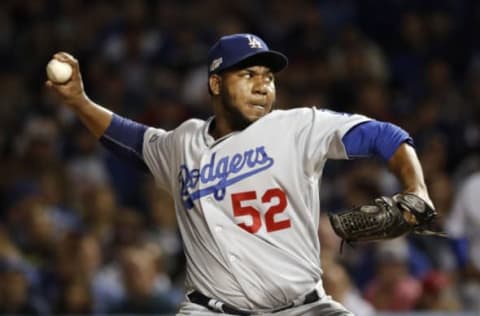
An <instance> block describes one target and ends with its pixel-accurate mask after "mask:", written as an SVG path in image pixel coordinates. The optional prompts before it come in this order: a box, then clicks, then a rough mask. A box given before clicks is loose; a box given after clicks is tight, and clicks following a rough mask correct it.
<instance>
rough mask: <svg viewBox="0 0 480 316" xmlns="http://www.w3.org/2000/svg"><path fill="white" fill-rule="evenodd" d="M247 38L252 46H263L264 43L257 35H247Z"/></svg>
mask: <svg viewBox="0 0 480 316" xmlns="http://www.w3.org/2000/svg"><path fill="white" fill-rule="evenodd" d="M247 38H248V46H250V48H262V43H260V41H259V40H258V39H257V38H256V37H255V36H252V35H247Z"/></svg>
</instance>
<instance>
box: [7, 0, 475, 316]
mask: <svg viewBox="0 0 480 316" xmlns="http://www.w3.org/2000/svg"><path fill="white" fill-rule="evenodd" d="M479 30H480V2H478V1H474V0H471V1H469V0H424V1H420V0H417V1H402V0H382V1H376V0H362V1H354V0H323V1H306V0H303V1H300V0H297V1H275V0H242V1H224V0H205V1H193V0H191V1H181V0H166V1H161V0H158V1H153V0H151V1H130V0H128V1H127V0H125V1H102V0H62V1H60V0H3V1H1V2H0V57H1V58H0V67H1V72H0V93H1V97H0V126H1V129H0V314H15V313H18V314H32V315H33V314H37V315H39V314H41V315H45V314H109V313H112V314H114V313H119V312H121V313H137V314H142V313H143V314H145V313H147V314H148V313H156V314H158V313H173V312H174V310H175V308H176V306H177V305H178V303H179V302H180V301H181V300H182V299H183V295H184V292H183V276H184V269H185V265H184V257H183V254H182V243H181V239H180V237H179V235H178V232H177V229H176V223H175V216H174V213H173V205H172V201H171V199H170V198H169V197H168V196H167V195H166V194H165V193H164V192H161V191H160V192H159V191H158V190H157V189H156V188H155V185H154V183H153V180H152V177H151V176H150V175H146V174H143V173H141V172H139V171H137V170H135V169H132V168H131V167H129V166H128V165H126V164H124V163H123V162H121V161H120V160H118V159H116V158H115V157H113V156H112V155H111V154H110V153H109V152H107V151H106V150H104V149H103V148H102V147H101V146H99V144H98V143H97V142H96V140H95V139H94V138H93V137H92V136H91V135H90V134H89V133H88V132H87V131H86V130H85V129H84V128H83V127H82V125H81V124H80V123H79V122H78V121H77V119H76V118H75V117H74V115H73V114H72V112H70V111H69V110H67V109H66V108H65V107H63V106H62V105H61V104H59V102H58V100H57V99H55V98H54V96H53V95H51V94H50V93H49V92H47V91H46V89H45V88H44V82H45V80H46V78H45V65H46V64H47V62H48V61H49V59H50V58H51V56H52V55H53V54H54V53H55V52H57V51H66V52H69V53H71V54H73V55H74V56H75V57H77V58H78V59H79V61H80V66H81V70H82V74H83V80H84V82H85V87H86V91H87V94H88V95H89V96H90V97H91V98H92V99H93V100H95V101H96V102H98V103H100V104H102V105H104V106H106V107H108V108H109V109H111V110H112V111H115V112H116V113H118V114H120V115H124V116H127V117H129V118H131V119H134V120H136V121H139V122H142V123H144V124H148V125H151V126H156V127H161V128H165V129H171V128H174V127H175V126H177V125H178V124H179V123H180V122H182V121H184V120H185V119H188V118H190V117H199V118H207V117H209V116H210V115H211V113H212V112H211V108H210V106H209V96H208V93H207V89H206V87H207V68H206V56H207V51H208V49H209V47H210V46H211V45H212V44H213V43H214V42H215V41H216V40H217V39H218V37H220V36H222V35H225V34H230V33H236V32H251V33H255V34H258V35H260V36H261V37H263V38H264V39H265V40H266V41H267V43H269V45H270V47H271V48H273V49H276V50H279V51H282V52H284V53H285V54H286V55H287V56H288V57H289V59H290V65H289V68H288V69H287V70H286V71H284V72H283V73H281V74H279V75H278V76H277V78H276V82H277V92H278V100H277V105H276V106H277V107H278V108H284V109H287V108H292V107H298V106H313V105H315V106H317V107H319V108H329V109H332V110H336V111H342V112H356V113H363V114H366V115H368V116H370V117H372V118H375V119H379V120H386V121H390V122H393V123H396V124H398V125H399V126H401V127H403V128H404V129H406V130H407V131H408V132H409V133H410V134H411V135H412V136H413V137H414V139H415V143H416V148H417V151H418V154H419V156H420V158H421V162H422V164H423V167H424V172H425V176H426V181H427V183H428V185H429V190H430V193H431V197H432V199H433V201H434V203H435V205H436V208H437V210H438V211H439V213H440V220H439V222H438V228H439V229H442V230H445V231H447V232H448V233H449V234H450V236H451V239H445V238H439V237H425V236H416V235H411V236H408V237H407V238H400V239H396V240H393V241H391V242H385V243H379V244H375V243H374V244H368V245H357V246H355V247H353V248H352V247H349V246H345V247H344V249H343V252H342V253H341V254H340V252H339V248H340V241H339V240H338V238H337V237H336V236H335V235H334V233H333V232H332V230H331V227H330V224H329V222H328V219H326V217H325V216H323V217H322V220H321V223H320V227H321V228H320V230H319V235H320V238H321V241H322V265H323V269H324V271H325V273H324V282H325V287H326V289H327V291H328V293H329V294H330V295H332V296H333V297H334V298H336V299H337V300H339V301H341V302H342V303H344V304H345V305H346V306H347V307H349V308H350V309H351V310H353V311H354V312H355V314H356V315H360V316H362V315H374V313H375V311H377V312H382V311H397V312H402V313H406V312H412V311H451V312H453V313H458V312H460V311H473V313H474V314H475V313H476V312H478V313H480V300H479V299H478V298H479V297H480V208H479V205H480V159H479V153H480V152H479V147H480V41H479ZM278 141H281V140H278ZM398 190H400V186H399V184H398V183H397V182H396V180H395V178H394V177H393V176H392V175H391V174H390V173H389V172H388V170H387V169H386V167H385V164H384V163H383V162H381V161H378V160H375V159H371V160H356V161H348V162H339V161H334V162H329V163H328V164H327V169H326V170H325V174H324V178H323V182H322V184H321V192H322V194H321V198H322V212H323V214H326V212H327V211H334V210H338V209H342V208H350V207H352V206H353V205H359V204H362V203H365V202H367V201H369V200H370V199H371V198H373V197H376V196H378V195H381V194H392V193H395V192H397V191H398ZM475 311H476V312H475Z"/></svg>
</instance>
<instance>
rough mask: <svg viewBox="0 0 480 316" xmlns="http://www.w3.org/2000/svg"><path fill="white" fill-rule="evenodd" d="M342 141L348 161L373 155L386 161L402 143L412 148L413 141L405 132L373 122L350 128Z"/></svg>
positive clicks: (386, 123)
mask: <svg viewBox="0 0 480 316" xmlns="http://www.w3.org/2000/svg"><path fill="white" fill-rule="evenodd" d="M342 141H343V144H344V146H345V149H346V151H347V156H348V158H350V159H352V158H361V157H370V156H373V155H375V156H379V157H381V158H382V159H384V160H385V161H388V160H389V159H390V158H391V157H392V156H393V154H394V153H395V151H396V150H397V148H398V147H399V146H400V145H401V144H402V143H404V142H407V143H408V144H410V145H412V146H413V140H412V138H411V137H410V135H409V134H408V133H407V132H406V131H405V130H403V129H401V128H400V127H398V126H396V125H394V124H392V123H388V122H380V121H375V120H372V121H367V122H364V123H361V124H359V125H356V126H354V127H352V128H351V129H350V130H349V131H348V132H347V133H346V134H345V135H344V136H343V138H342Z"/></svg>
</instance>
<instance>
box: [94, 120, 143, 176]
mask: <svg viewBox="0 0 480 316" xmlns="http://www.w3.org/2000/svg"><path fill="white" fill-rule="evenodd" d="M146 130H147V126H145V125H142V124H139V123H136V122H134V121H132V120H129V119H126V118H123V117H121V116H119V115H116V114H113V117H112V122H111V123H110V125H109V126H108V128H107V130H106V131H105V133H104V134H103V135H102V137H101V138H100V142H101V143H102V144H103V145H104V146H105V147H106V148H108V149H109V150H111V151H112V152H113V153H114V154H116V155H117V156H118V157H120V158H122V159H123V160H124V161H126V162H128V163H129V164H131V165H133V166H135V167H137V168H140V169H141V170H143V171H148V167H147V165H146V164H145V161H144V159H143V155H142V147H143V138H144V135H145V131H146Z"/></svg>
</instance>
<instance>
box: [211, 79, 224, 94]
mask: <svg viewBox="0 0 480 316" xmlns="http://www.w3.org/2000/svg"><path fill="white" fill-rule="evenodd" d="M221 84H222V77H220V76H219V75H217V74H213V75H211V76H210V77H208V90H210V93H211V94H212V95H219V94H220V87H221Z"/></svg>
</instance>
